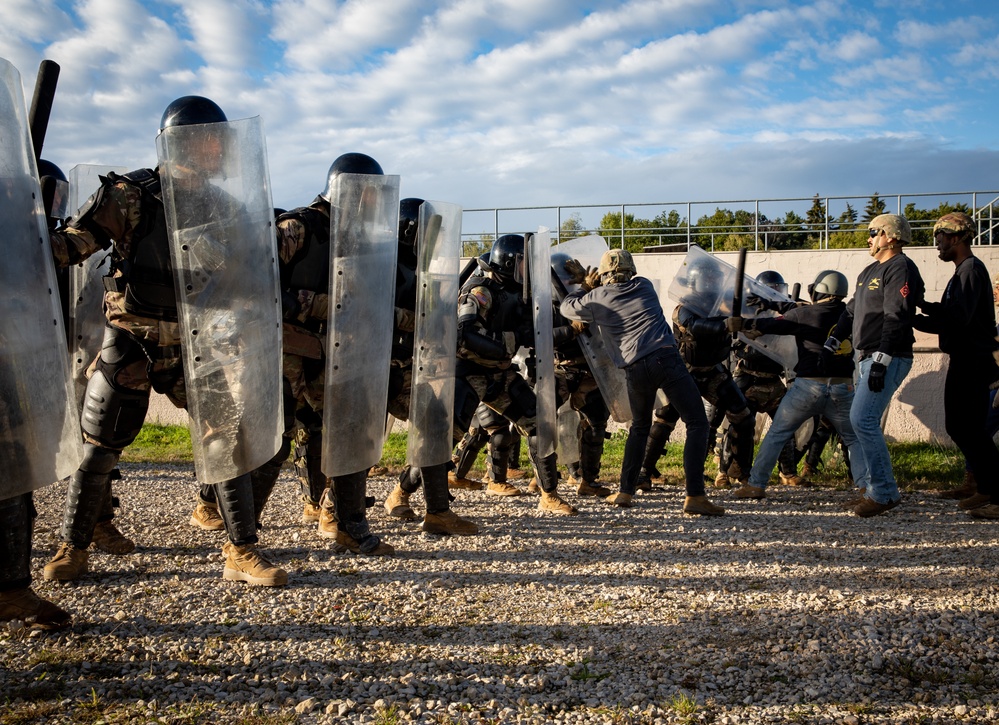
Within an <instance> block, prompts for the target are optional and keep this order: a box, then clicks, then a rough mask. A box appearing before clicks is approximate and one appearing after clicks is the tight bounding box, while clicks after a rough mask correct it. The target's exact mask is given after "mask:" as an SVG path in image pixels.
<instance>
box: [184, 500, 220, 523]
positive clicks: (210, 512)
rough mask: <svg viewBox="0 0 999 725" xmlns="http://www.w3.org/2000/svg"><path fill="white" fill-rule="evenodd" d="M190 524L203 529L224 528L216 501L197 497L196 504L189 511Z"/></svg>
mask: <svg viewBox="0 0 999 725" xmlns="http://www.w3.org/2000/svg"><path fill="white" fill-rule="evenodd" d="M190 523H191V526H196V527H198V528H199V529H204V530H205V531H221V530H222V529H224V528H225V521H223V520H222V514H220V513H219V505H218V503H216V502H210V501H205V500H204V499H203V498H201V497H200V496H199V497H198V505H197V506H195V507H194V511H192V512H191V521H190Z"/></svg>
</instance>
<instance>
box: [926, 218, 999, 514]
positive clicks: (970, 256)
mask: <svg viewBox="0 0 999 725" xmlns="http://www.w3.org/2000/svg"><path fill="white" fill-rule="evenodd" d="M975 231H976V225H975V221H974V220H973V219H972V218H971V217H970V216H968V215H967V214H965V213H963V212H952V213H950V214H945V215H944V216H942V217H940V219H939V221H937V223H936V224H935V225H934V227H933V239H934V240H935V242H936V246H937V253H938V254H939V256H940V259H941V260H942V261H944V262H953V263H954V276H953V277H951V278H950V281H949V282H948V283H947V287H946V289H944V293H943V297H942V298H941V300H940V301H939V302H923V304H922V305H921V306H920V308H921V309H922V311H923V313H924V314H922V315H917V316H916V318H915V319H914V320H913V326H914V327H915V328H916V329H917V330H923V331H924V332H935V333H937V335H939V338H940V349H941V350H942V351H943V352H945V353H947V355H948V357H949V363H948V365H947V377H946V379H945V382H944V420H945V425H946V428H947V434H948V435H949V436H950V437H951V438H952V439H953V440H954V443H956V444H957V447H958V448H960V449H961V452H962V453H963V454H964V457H965V458H966V459H967V461H968V466H969V467H970V468H971V472H972V473H973V474H974V477H975V481H976V482H977V485H978V493H977V494H975V495H972V496H970V497H969V498H965V499H963V500H961V501H960V502H959V503H958V505H959V506H960V507H961V508H962V509H965V510H966V511H968V513H969V514H970V515H971V516H973V517H975V518H983V519H999V449H996V446H995V444H994V443H993V442H992V438H991V437H990V436H989V433H988V429H987V426H986V424H985V419H986V417H987V416H988V406H989V404H988V400H989V393H988V391H989V388H990V387H991V386H992V385H993V384H994V383H995V382H996V381H997V380H999V368H997V367H996V359H995V357H994V356H995V355H997V354H999V353H997V345H996V338H995V331H996V318H995V308H994V307H993V304H992V294H991V287H992V284H991V282H990V281H989V272H988V270H987V269H986V268H985V265H984V264H982V261H981V260H980V259H978V257H976V256H975V255H974V253H973V252H972V250H971V242H972V240H973V239H974V236H975Z"/></svg>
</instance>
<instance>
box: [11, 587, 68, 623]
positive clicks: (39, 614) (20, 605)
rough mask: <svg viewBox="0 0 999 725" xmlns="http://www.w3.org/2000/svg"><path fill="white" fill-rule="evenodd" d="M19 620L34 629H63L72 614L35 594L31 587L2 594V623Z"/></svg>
mask: <svg viewBox="0 0 999 725" xmlns="http://www.w3.org/2000/svg"><path fill="white" fill-rule="evenodd" d="M15 619H18V620H20V621H22V622H24V624H25V625H26V626H28V627H31V628H33V629H62V628H63V627H65V626H66V625H68V624H69V621H70V619H71V616H70V613H69V612H67V611H66V610H64V609H62V608H60V607H57V606H56V605H55V604H53V603H52V602H50V601H48V600H47V599H42V598H41V597H40V596H38V595H37V594H35V593H34V592H33V591H32V590H31V587H25V588H24V589H16V590H14V591H12V592H0V622H12V621H13V620H15Z"/></svg>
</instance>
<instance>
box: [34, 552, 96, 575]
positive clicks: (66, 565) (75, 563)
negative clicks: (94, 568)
mask: <svg viewBox="0 0 999 725" xmlns="http://www.w3.org/2000/svg"><path fill="white" fill-rule="evenodd" d="M89 558H90V555H89V554H88V553H87V550H86V549H77V548H76V547H75V546H73V545H72V544H69V543H63V544H62V546H60V547H59V551H57V552H56V555H55V556H54V557H52V561H50V562H49V563H48V564H46V565H45V569H44V570H42V578H44V579H45V580H46V581H60V582H68V581H73V580H74V579H77V578H79V577H80V576H81V575H83V574H86V573H87V560H88V559H89Z"/></svg>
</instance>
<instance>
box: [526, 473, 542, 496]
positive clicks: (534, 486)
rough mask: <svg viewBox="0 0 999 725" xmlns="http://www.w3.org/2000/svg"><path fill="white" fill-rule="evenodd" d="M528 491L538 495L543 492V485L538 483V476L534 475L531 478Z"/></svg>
mask: <svg viewBox="0 0 999 725" xmlns="http://www.w3.org/2000/svg"><path fill="white" fill-rule="evenodd" d="M527 492H528V493H533V494H534V495H535V496H538V495H540V494H541V486H539V485H538V477H537V476H533V477H532V478H531V482H530V483H529V484H527Z"/></svg>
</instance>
